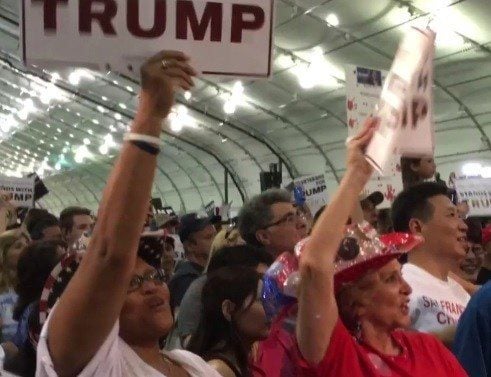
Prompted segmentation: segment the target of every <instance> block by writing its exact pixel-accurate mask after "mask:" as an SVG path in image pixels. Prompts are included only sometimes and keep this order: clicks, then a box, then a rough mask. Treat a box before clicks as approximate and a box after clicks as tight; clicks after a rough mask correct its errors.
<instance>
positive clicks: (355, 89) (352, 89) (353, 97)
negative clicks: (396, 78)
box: [346, 65, 388, 136]
mask: <svg viewBox="0 0 491 377" xmlns="http://www.w3.org/2000/svg"><path fill="white" fill-rule="evenodd" d="M387 73H388V72H387V71H384V70H381V69H372V68H366V67H359V66H355V65H348V66H346V113H347V114H348V136H355V135H356V134H357V133H358V132H359V131H360V129H361V127H362V126H363V122H364V121H365V119H366V118H368V117H369V116H372V115H373V114H374V112H375V107H376V105H377V103H378V102H379V100H380V94H381V93H382V85H383V84H384V82H385V79H386V78H387Z"/></svg>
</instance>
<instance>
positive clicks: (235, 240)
mask: <svg viewBox="0 0 491 377" xmlns="http://www.w3.org/2000/svg"><path fill="white" fill-rule="evenodd" d="M245 243H246V242H245V241H244V240H243V239H242V237H241V236H240V232H239V230H238V229H237V228H230V227H229V228H224V229H222V230H221V231H220V232H218V234H217V235H216V236H215V238H214V239H213V243H212V244H211V250H210V255H209V256H208V262H207V263H206V269H205V271H206V270H208V265H209V264H210V260H211V257H212V256H213V254H215V253H216V252H217V251H218V250H220V249H223V248H224V247H231V246H239V245H245Z"/></svg>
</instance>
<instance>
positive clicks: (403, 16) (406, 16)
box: [393, 6, 413, 24]
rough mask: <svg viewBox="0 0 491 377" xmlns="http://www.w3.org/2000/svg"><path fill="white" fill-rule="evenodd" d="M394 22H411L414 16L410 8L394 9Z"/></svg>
mask: <svg viewBox="0 0 491 377" xmlns="http://www.w3.org/2000/svg"><path fill="white" fill-rule="evenodd" d="M393 17H394V21H395V22H397V23H400V24H405V23H407V22H409V21H411V19H412V17H413V15H412V14H411V12H410V11H409V7H407V6H403V7H396V8H394V16H393Z"/></svg>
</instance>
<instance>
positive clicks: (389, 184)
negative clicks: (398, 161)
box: [362, 173, 402, 209]
mask: <svg viewBox="0 0 491 377" xmlns="http://www.w3.org/2000/svg"><path fill="white" fill-rule="evenodd" d="M375 191H380V192H381V193H382V194H383V195H384V201H383V202H382V203H381V204H380V205H378V206H377V208H378V209H386V208H390V207H391V206H392V203H393V202H394V199H395V198H396V196H397V195H398V194H399V193H400V192H401V191H402V179H401V175H400V173H399V174H391V175H389V176H385V177H382V176H379V175H377V176H376V177H374V178H372V179H370V181H369V182H368V184H367V185H366V186H365V188H364V189H363V192H362V196H363V197H365V196H368V195H370V194H371V193H373V192H375Z"/></svg>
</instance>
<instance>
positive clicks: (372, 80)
mask: <svg viewBox="0 0 491 377" xmlns="http://www.w3.org/2000/svg"><path fill="white" fill-rule="evenodd" d="M387 73H388V72H387V71H384V70H381V69H373V68H366V67H359V66H354V65H349V66H347V67H346V113H347V115H348V137H351V136H355V135H356V134H357V133H358V132H359V131H360V129H361V127H362V126H363V122H364V121H365V119H366V118H367V117H369V116H372V115H373V114H374V112H375V108H376V105H377V104H378V102H379V101H380V95H381V93H382V86H383V85H384V82H385V79H386V78H387ZM374 191H380V192H382V193H383V194H384V202H383V203H382V204H380V206H378V208H381V209H383V208H390V206H391V205H392V202H393V201H394V199H395V197H396V196H397V194H399V192H401V191H402V176H401V168H400V157H399V156H398V155H396V154H395V155H393V156H392V157H391V161H390V162H389V167H388V168H387V170H386V171H385V172H384V176H380V175H379V174H374V176H373V177H372V178H371V179H370V181H369V182H368V184H367V185H366V187H365V189H364V191H363V192H364V194H367V195H368V194H371V193H372V192H374Z"/></svg>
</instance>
